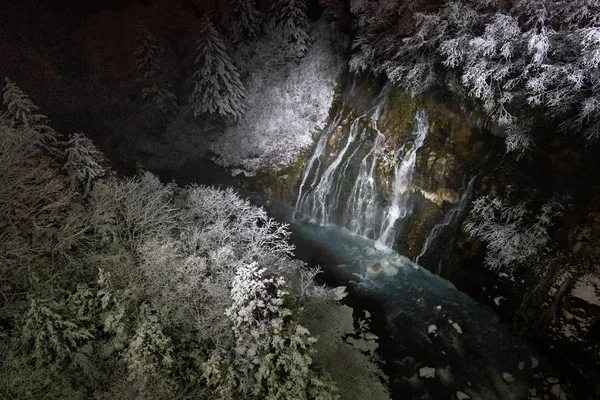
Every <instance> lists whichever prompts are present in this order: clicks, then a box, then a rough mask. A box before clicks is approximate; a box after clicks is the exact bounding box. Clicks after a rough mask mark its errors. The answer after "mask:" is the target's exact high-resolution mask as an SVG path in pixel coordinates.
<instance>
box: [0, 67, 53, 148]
mask: <svg viewBox="0 0 600 400" xmlns="http://www.w3.org/2000/svg"><path fill="white" fill-rule="evenodd" d="M4 83H5V86H4V90H3V104H4V106H5V107H6V112H4V114H3V117H4V118H5V119H7V120H9V121H11V125H12V126H13V127H16V128H19V127H23V128H26V129H33V130H35V131H37V132H39V133H40V134H42V135H43V136H44V137H45V138H46V139H53V140H54V139H55V136H56V133H55V132H54V130H53V129H52V128H50V127H49V126H48V122H49V121H48V118H47V117H46V116H45V115H43V114H37V111H38V110H39V107H38V106H36V105H35V104H33V101H31V99H30V98H29V96H28V95H27V94H26V93H25V92H23V90H21V88H19V87H18V86H17V85H16V84H15V83H14V82H12V81H11V80H10V79H8V78H4Z"/></svg>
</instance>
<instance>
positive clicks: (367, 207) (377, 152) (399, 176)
mask: <svg viewBox="0 0 600 400" xmlns="http://www.w3.org/2000/svg"><path fill="white" fill-rule="evenodd" d="M390 87H391V86H390V85H386V86H385V87H384V88H383V90H382V91H381V93H380V94H379V95H378V97H377V99H376V100H375V105H374V106H373V108H372V109H371V111H370V112H369V113H368V114H366V115H362V116H360V117H358V118H355V119H354V120H353V121H352V122H351V123H350V127H349V131H348V133H347V136H346V139H345V142H344V144H343V145H340V146H339V147H337V146H338V145H336V143H337V141H339V140H340V139H341V138H340V137H338V136H337V135H338V133H339V131H338V130H337V129H336V128H337V124H338V123H339V119H340V118H341V117H338V118H337V119H336V121H334V122H333V123H332V124H331V125H330V126H328V127H327V129H326V130H324V131H323V133H322V134H321V137H320V138H319V139H318V142H317V145H316V147H315V151H314V152H313V155H312V156H311V158H310V159H309V160H308V161H307V163H306V166H305V168H304V171H303V174H302V180H301V184H300V189H299V194H298V200H297V202H296V207H295V212H294V217H296V216H297V215H298V214H304V215H309V216H311V217H312V218H314V219H316V220H318V221H319V222H320V223H322V224H329V223H336V224H339V225H343V226H345V227H346V228H348V229H349V230H351V231H352V232H354V233H357V234H360V235H363V236H366V237H369V238H372V239H378V242H379V243H380V244H383V245H385V246H387V247H390V248H391V247H392V246H393V244H394V240H395V237H396V222H397V221H398V219H399V218H404V217H406V213H407V206H408V203H407V202H408V198H407V196H405V195H403V192H404V191H405V190H404V189H405V188H406V187H409V186H410V182H411V179H412V175H413V171H414V169H415V165H416V152H417V150H418V149H419V148H420V147H421V146H422V145H423V143H424V141H425V137H426V135H427V130H428V125H427V120H426V116H425V113H424V112H423V111H420V112H417V114H416V115H415V128H414V130H413V132H412V135H411V139H412V142H413V144H412V147H410V149H409V150H408V151H406V153H405V154H404V157H403V159H402V162H401V163H400V165H398V166H397V167H396V170H395V176H394V188H393V192H392V197H391V199H390V201H389V205H388V207H387V209H386V208H385V207H382V206H381V204H380V201H378V192H379V191H378V188H377V174H378V166H379V163H380V162H381V158H382V156H383V154H384V153H385V149H386V137H385V135H384V134H383V133H382V132H381V131H379V129H378V127H377V121H378V119H379V117H380V116H381V112H382V110H383V105H384V104H385V101H386V99H387V93H388V92H389V89H390ZM367 117H368V119H369V120H370V122H368V123H367V120H366V119H367ZM406 147H407V146H403V147H402V148H401V149H399V150H398V151H397V154H398V155H400V153H401V152H404V151H405V148H406ZM336 148H339V150H335V149H336ZM359 157H360V158H359ZM328 159H329V160H331V161H327V160H328ZM311 177H313V178H311ZM309 182H310V183H309ZM350 185H352V186H350ZM349 188H351V189H350V190H348V189H349Z"/></svg>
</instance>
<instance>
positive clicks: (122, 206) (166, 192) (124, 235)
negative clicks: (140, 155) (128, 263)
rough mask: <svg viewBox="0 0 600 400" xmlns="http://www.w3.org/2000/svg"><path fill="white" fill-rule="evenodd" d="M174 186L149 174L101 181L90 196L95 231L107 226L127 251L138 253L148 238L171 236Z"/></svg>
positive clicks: (173, 220) (173, 219) (173, 222)
mask: <svg viewBox="0 0 600 400" xmlns="http://www.w3.org/2000/svg"><path fill="white" fill-rule="evenodd" d="M172 196H173V187H172V186H171V185H163V184H162V183H161V182H160V181H159V180H158V178H157V177H156V176H154V175H152V174H151V173H149V172H146V173H144V174H143V175H142V176H140V177H136V178H128V179H121V180H119V179H116V178H112V179H109V180H107V181H103V182H98V183H97V184H96V185H95V186H94V189H93V190H92V192H91V193H90V197H91V202H92V210H91V214H92V216H93V218H94V221H95V225H96V229H99V230H100V229H101V226H102V225H104V226H105V227H107V228H108V229H110V231H111V232H112V233H113V234H114V235H115V236H116V237H117V238H118V240H120V241H121V243H122V244H123V245H125V246H126V247H127V248H128V249H131V250H133V251H137V249H139V248H140V247H141V246H142V244H143V243H144V242H145V241H146V240H147V238H149V237H153V238H161V237H168V236H169V235H170V233H171V230H172V229H173V227H174V224H175V215H174V209H173V204H172Z"/></svg>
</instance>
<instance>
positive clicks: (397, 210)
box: [377, 111, 429, 248]
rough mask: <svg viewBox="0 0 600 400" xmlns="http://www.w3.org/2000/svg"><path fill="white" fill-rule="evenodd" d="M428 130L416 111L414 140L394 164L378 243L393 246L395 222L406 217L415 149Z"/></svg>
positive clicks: (422, 116) (424, 115)
mask: <svg viewBox="0 0 600 400" xmlns="http://www.w3.org/2000/svg"><path fill="white" fill-rule="evenodd" d="M428 130H429V125H428V124H427V116H426V114H425V112H424V111H417V114H416V116H415V127H414V129H413V134H412V136H413V137H414V142H413V145H412V147H411V148H410V150H408V151H407V152H406V154H405V155H404V158H403V159H402V162H401V163H400V165H398V166H396V171H395V173H394V187H393V190H392V196H391V198H390V201H389V205H388V208H387V210H386V212H385V216H384V219H383V222H382V227H381V234H380V235H379V238H378V239H377V241H378V242H379V243H381V244H383V245H385V246H387V247H389V248H392V247H393V245H394V241H395V240H396V222H397V221H398V219H401V218H402V219H403V218H406V215H407V213H408V196H407V195H406V191H407V189H408V188H409V187H410V183H411V181H412V175H413V172H414V170H415V165H416V161H417V150H419V149H420V148H421V146H423V143H424V142H425V137H426V136H427V132H428ZM398 152H400V150H399V151H398Z"/></svg>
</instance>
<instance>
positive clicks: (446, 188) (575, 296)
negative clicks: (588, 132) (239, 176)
mask: <svg viewBox="0 0 600 400" xmlns="http://www.w3.org/2000/svg"><path fill="white" fill-rule="evenodd" d="M381 96H382V92H381V91H380V88H378V87H377V86H376V85H365V86H364V87H362V88H360V89H359V90H358V91H355V92H353V93H352V96H347V97H351V99H350V100H348V99H343V97H344V96H342V95H341V94H338V95H337V99H336V101H335V104H336V107H334V109H332V111H331V112H330V117H329V126H328V127H327V128H326V130H325V131H324V132H322V133H321V135H317V137H316V138H315V147H314V148H313V150H312V151H310V152H306V153H304V154H303V155H302V156H301V157H300V158H299V159H298V160H297V162H296V163H295V164H292V165H290V166H289V167H287V168H285V169H282V170H279V171H262V172H261V171H259V172H258V173H257V175H256V176H254V177H252V178H249V182H250V184H251V186H253V187H255V188H259V189H261V190H262V191H264V192H265V193H266V194H267V195H268V196H269V197H271V198H276V199H279V200H283V201H285V202H287V203H289V204H292V205H296V204H297V203H298V194H299V191H301V193H300V194H301V196H300V197H301V199H300V200H301V203H302V196H305V197H304V199H305V200H304V202H303V203H302V205H303V207H300V208H299V209H298V207H297V211H299V214H298V215H297V216H303V215H304V216H308V217H312V218H315V219H317V220H319V219H323V218H326V220H325V222H331V223H336V224H339V225H345V226H347V227H348V228H349V229H355V228H356V229H358V230H357V231H358V232H359V233H362V234H365V235H367V236H370V237H372V238H377V237H378V234H380V233H381V232H378V230H379V231H380V230H381V229H382V228H381V226H382V224H383V220H384V219H385V216H386V207H388V210H389V207H390V204H389V203H390V199H391V198H392V197H393V195H394V190H399V189H398V188H399V187H400V191H401V193H400V195H401V196H405V197H406V199H405V200H406V204H405V206H406V211H407V212H406V215H405V216H403V217H400V218H398V222H397V225H396V228H397V229H396V231H397V232H396V233H397V236H396V240H395V242H394V243H395V247H397V248H398V250H399V251H400V252H401V253H402V254H404V255H406V256H407V257H409V258H411V259H413V260H414V259H416V258H418V262H419V264H421V265H422V266H424V267H425V268H428V269H429V270H431V271H433V272H436V273H438V274H440V275H441V276H443V277H445V278H447V279H448V280H450V281H451V282H453V283H454V284H455V285H456V286H457V287H459V289H461V290H463V291H465V292H467V293H468V294H470V295H471V296H472V297H474V298H476V299H478V300H479V301H482V302H484V303H486V304H489V305H490V307H492V308H494V309H495V310H496V311H497V312H498V313H500V314H501V315H502V316H503V317H504V318H505V319H507V320H510V321H513V322H514V324H515V327H516V329H518V330H519V331H521V332H523V334H525V335H526V336H528V337H529V338H531V339H533V340H534V341H535V342H536V343H538V344H539V345H540V347H542V348H545V349H546V350H547V354H548V355H549V357H550V358H551V359H552V358H554V359H555V360H556V361H557V366H558V367H561V365H562V366H564V368H563V369H564V370H565V371H564V372H565V373H566V374H567V376H568V377H569V378H570V379H571V380H572V382H573V384H574V385H575V386H577V385H581V388H585V389H582V390H580V392H582V393H586V391H588V392H589V393H594V391H598V390H599V388H598V387H597V383H596V382H597V381H598V378H600V376H598V374H597V372H590V371H598V366H599V365H600V340H599V339H598V338H600V301H599V300H598V299H599V298H600V280H599V279H600V278H598V277H599V276H600V270H599V269H598V268H599V265H600V264H599V260H600V244H599V243H598V241H597V240H596V239H595V238H597V237H600V217H599V215H600V210H599V209H598V204H600V198H598V194H597V193H600V188H598V186H599V183H598V182H597V179H595V178H593V177H594V176H595V174H596V173H597V172H600V166H599V165H598V162H597V161H596V158H595V157H594V151H596V150H598V149H597V148H590V146H587V147H584V146H583V145H582V143H579V142H577V141H573V140H570V139H564V138H558V139H554V140H553V141H550V140H548V141H547V143H546V142H540V143H539V147H538V148H537V149H535V150H534V151H533V152H532V153H531V154H526V155H525V156H524V157H522V158H519V159H517V158H516V157H515V156H512V155H508V156H506V157H504V156H503V152H504V150H503V145H502V138H500V137H498V136H499V132H498V131H497V129H495V128H494V127H493V126H491V125H490V123H489V120H488V119H487V118H485V116H484V114H483V113H481V112H479V111H477V110H472V108H474V107H469V106H465V105H464V104H462V105H460V104H461V100H460V97H457V96H456V94H454V95H453V94H452V93H450V92H439V93H434V94H430V95H423V96H421V97H417V98H411V97H409V96H408V95H406V94H405V93H402V92H400V91H398V90H395V89H390V90H388V91H386V92H385V94H384V95H383V96H385V97H383V98H381ZM342 104H343V106H342ZM373 104H376V105H378V107H379V108H378V109H377V110H375V111H373V110H374V109H373V108H370V107H371V106H373ZM375 108H377V107H375ZM417 112H424V113H425V114H426V119H427V125H428V131H427V135H426V136H425V139H424V141H423V143H422V145H420V147H418V149H417V150H416V159H415V162H414V170H413V171H412V174H411V179H410V181H409V182H408V184H407V185H405V186H404V187H402V186H398V185H396V186H395V182H394V178H395V168H396V169H397V167H398V165H401V164H402V163H403V160H404V159H405V157H406V155H407V153H408V151H409V150H410V149H411V148H412V147H413V146H415V124H416V119H415V115H416V114H417ZM539 129H540V130H544V129H546V130H550V129H552V127H540V128H539ZM323 135H325V136H323ZM353 135H354V136H353ZM380 135H383V136H380ZM549 136H550V135H549ZM553 137H556V135H554V136H553ZM320 138H321V139H323V140H322V141H321V142H319V139H320ZM319 143H320V144H319ZM319 146H321V147H319ZM595 147H598V146H595ZM315 152H320V154H319V155H318V156H315ZM342 152H344V154H342ZM370 154H371V155H372V156H373V157H375V158H373V157H371V156H370ZM369 157H371V158H369ZM364 163H366V165H367V167H369V166H372V167H373V168H374V170H373V171H372V174H371V175H368V174H367V175H364V174H363V175H364V176H362V175H361V173H362V172H361V165H362V164H364ZM309 164H310V165H312V167H311V168H313V170H312V171H309V172H307V171H306V168H307V166H308V165H309ZM362 166H363V170H364V169H365V166H364V165H362ZM367 169H368V168H367ZM327 170H329V172H328V174H329V175H328V177H327V181H326V182H322V185H321V187H320V188H317V186H318V185H319V182H320V179H322V177H323V174H324V173H325V172H326V171H327ZM594 171H595V172H594ZM361 176H362V178H361ZM369 178H372V180H373V182H371V183H369ZM359 179H365V182H366V183H365V184H364V185H365V186H364V187H361V188H362V190H363V192H361V193H362V197H360V196H359V197H356V198H355V197H353V196H356V190H355V187H356V185H357V184H356V182H357V181H358V180H359ZM367 183H368V184H369V185H371V186H369V185H367ZM509 187H510V188H511V190H512V191H515V192H517V193H518V195H519V196H520V198H521V199H526V200H527V201H529V202H530V203H531V204H533V205H534V206H535V205H536V204H540V203H541V202H542V200H543V199H545V198H548V197H549V196H551V195H552V194H553V193H556V192H562V193H567V194H570V195H571V196H572V197H571V198H572V204H571V206H572V207H571V208H570V209H569V211H568V212H567V213H566V215H565V216H564V218H563V219H562V220H560V221H558V222H557V224H556V225H555V227H554V229H553V231H552V232H551V236H552V239H553V243H554V244H553V248H552V249H549V251H548V253H549V255H548V256H546V257H545V258H543V259H541V260H540V262H541V263H543V264H544V265H542V266H541V267H540V268H534V269H536V270H535V271H520V272H519V273H518V274H517V275H516V276H515V277H513V279H512V280H511V279H505V278H503V277H501V276H500V277H499V276H498V275H497V274H493V273H491V272H489V271H486V270H485V268H484V266H483V257H484V254H485V244H484V243H481V242H479V241H478V240H476V239H474V238H472V237H470V236H469V235H468V234H466V233H465V232H464V231H463V229H462V222H463V221H464V219H465V217H466V215H467V214H468V210H469V204H470V201H471V200H472V199H473V198H476V197H478V196H481V195H488V194H496V193H498V194H503V193H506V192H507V190H508V188H509ZM315 189H316V190H321V191H323V193H320V196H316V197H314V198H313V199H312V200H310V199H309V200H306V196H311V195H310V193H311V190H312V191H314V190H315ZM367 189H368V190H367ZM307 193H309V194H308V195H307ZM365 193H367V194H368V195H366V194H365ZM369 196H371V197H369ZM315 199H316V200H315ZM317 200H318V201H317ZM356 200H359V201H360V202H362V204H367V203H368V204H369V206H370V207H371V208H372V209H378V210H379V211H374V212H373V214H372V216H371V219H368V218H367V219H365V220H364V221H361V223H359V224H357V223H356V221H354V222H353V220H352V215H349V211H348V210H349V208H350V207H351V206H350V205H349V203H351V202H352V201H356ZM319 202H321V203H319ZM317 203H319V204H317ZM319 207H320V208H319ZM319 209H327V210H328V211H327V212H326V215H324V214H323V213H322V211H318V210H319ZM362 210H363V214H364V213H365V212H366V208H364V209H362ZM355 217H356V216H354V218H355ZM369 221H370V222H369ZM368 223H370V224H371V227H370V228H369V227H368V226H365V224H367V225H368ZM357 226H358V228H357ZM596 393H598V392H596ZM594 396H595V394H593V395H591V397H589V396H588V398H590V399H591V398H594ZM582 398H586V397H585V396H584V397H582Z"/></svg>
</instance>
